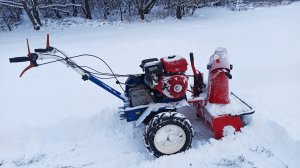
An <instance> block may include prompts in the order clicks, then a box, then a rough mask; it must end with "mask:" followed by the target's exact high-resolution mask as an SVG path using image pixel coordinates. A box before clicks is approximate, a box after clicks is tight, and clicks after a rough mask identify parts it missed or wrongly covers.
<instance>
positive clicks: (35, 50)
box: [34, 48, 48, 53]
mask: <svg viewBox="0 0 300 168" xmlns="http://www.w3.org/2000/svg"><path fill="white" fill-rule="evenodd" d="M34 52H37V53H45V52H48V50H47V49H44V48H37V49H34Z"/></svg>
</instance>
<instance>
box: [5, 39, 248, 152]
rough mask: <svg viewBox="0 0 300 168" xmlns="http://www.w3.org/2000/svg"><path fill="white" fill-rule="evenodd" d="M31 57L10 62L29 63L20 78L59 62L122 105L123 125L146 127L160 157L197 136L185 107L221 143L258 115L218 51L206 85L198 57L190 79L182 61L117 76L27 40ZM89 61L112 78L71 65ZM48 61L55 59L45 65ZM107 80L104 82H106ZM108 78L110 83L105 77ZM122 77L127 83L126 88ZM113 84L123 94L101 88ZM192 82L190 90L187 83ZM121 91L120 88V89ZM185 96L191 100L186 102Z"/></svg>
mask: <svg viewBox="0 0 300 168" xmlns="http://www.w3.org/2000/svg"><path fill="white" fill-rule="evenodd" d="M27 47H28V55H27V57H15V58H10V59H9V60H10V62H11V63H15V62H26V61H28V62H30V65H29V66H28V67H27V68H25V69H24V70H23V72H22V73H21V75H20V77H21V76H22V75H23V74H24V73H25V72H26V71H27V70H29V69H30V68H33V67H38V66H42V65H46V64H49V63H55V62H61V63H63V64H65V65H67V66H68V67H70V68H72V69H73V70H75V71H76V72H77V73H78V74H80V75H81V77H82V79H83V80H84V81H87V80H89V81H91V82H93V83H95V84H96V85H98V86H100V87H101V88H103V89H105V90H106V91H108V92H109V93H111V94H113V95H114V96H116V97H118V98H119V99H121V100H122V101H123V102H124V105H123V106H122V107H120V108H119V114H120V118H121V119H126V120H127V121H128V122H130V121H135V122H136V126H139V125H140V124H145V125H146V127H145V132H144V143H145V147H146V148H147V150H148V151H149V152H150V153H152V154H153V155H154V156H156V157H160V156H162V155H170V154H175V153H179V152H182V151H185V150H187V149H189V148H190V146H191V142H192V138H193V136H194V131H193V128H192V124H191V122H190V121H189V120H188V119H187V118H186V117H185V116H184V115H183V114H181V113H179V112H178V111H177V110H178V109H180V108H182V107H186V106H189V107H193V108H194V109H196V110H195V111H196V114H195V117H196V116H197V117H199V118H200V119H202V120H199V122H200V121H203V122H204V123H205V124H206V125H207V126H208V128H209V129H210V130H211V132H212V134H213V136H214V138H216V139H220V138H222V137H223V136H224V135H226V134H227V133H228V132H231V133H234V132H236V131H240V129H241V128H242V127H243V126H245V124H246V122H245V120H244V118H245V117H246V116H249V115H250V114H253V113H254V109H253V108H251V107H250V106H249V105H248V104H247V103H245V101H243V100H242V99H240V98H239V97H237V96H236V95H235V94H234V93H232V92H230V91H229V79H231V78H232V76H231V74H230V71H231V70H232V65H231V64H230V63H229V60H228V56H227V51H226V49H225V48H217V49H216V51H215V53H214V54H213V55H212V56H211V57H210V60H209V63H208V65H207V69H208V70H209V75H208V82H207V83H204V81H203V74H202V73H201V72H200V71H198V70H196V68H195V66H194V56H193V54H192V53H190V64H191V68H192V71H193V75H187V74H186V71H187V69H188V62H187V60H186V59H185V58H183V57H180V56H176V55H173V56H168V57H163V58H161V59H157V58H151V59H146V60H142V62H141V65H140V67H141V68H142V71H143V73H141V74H132V75H120V74H115V73H114V72H113V71H112V70H111V68H110V67H109V65H108V64H107V63H106V62H105V61H104V60H102V59H101V58H100V57H97V56H94V55H89V54H83V55H77V56H67V55H66V54H65V53H64V52H62V51H60V50H58V49H57V48H55V47H52V46H50V44H49V35H47V44H46V48H45V49H35V52H34V53H31V52H30V48H29V44H28V40H27ZM83 56H89V57H94V58H97V59H99V60H100V61H102V62H104V63H105V64H106V66H108V68H109V69H110V70H111V73H102V72H99V71H97V70H95V69H94V68H91V67H88V66H80V65H78V64H77V63H75V62H74V61H73V59H75V58H78V57H83ZM47 59H53V60H51V61H48V62H45V61H46V60H47ZM103 76H106V78H103ZM107 76H108V77H107ZM118 77H127V80H126V82H125V83H121V82H119V80H118V79H117V78H118ZM107 78H114V79H116V81H117V84H119V85H120V86H121V85H122V84H123V85H125V89H124V90H123V91H124V94H122V93H120V92H119V91H117V90H115V89H113V88H112V87H110V86H109V85H107V84H105V83H103V82H102V80H103V79H107ZM189 78H193V85H192V86H191V89H190V90H188V89H189V87H188V86H189V85H188V80H189ZM121 88H122V87H121ZM187 91H191V92H192V94H191V97H190V98H187V94H186V93H187Z"/></svg>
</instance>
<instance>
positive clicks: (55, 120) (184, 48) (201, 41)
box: [0, 3, 300, 168]
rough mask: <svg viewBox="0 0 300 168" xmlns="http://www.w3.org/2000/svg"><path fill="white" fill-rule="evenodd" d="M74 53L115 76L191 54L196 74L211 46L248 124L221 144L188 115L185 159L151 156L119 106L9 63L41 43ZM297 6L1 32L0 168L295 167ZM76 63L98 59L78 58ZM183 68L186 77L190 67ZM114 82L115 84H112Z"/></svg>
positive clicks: (77, 84) (85, 86)
mask: <svg viewBox="0 0 300 168" xmlns="http://www.w3.org/2000/svg"><path fill="white" fill-rule="evenodd" d="M47 32H49V33H50V34H51V39H52V40H51V41H52V45H53V46H55V47H57V48H59V49H62V50H64V51H66V52H67V53H69V54H71V55H75V54H82V53H90V54H95V55H98V56H101V57H102V58H103V59H104V60H106V61H107V62H108V63H109V64H110V65H111V67H112V68H113V69H114V70H115V71H116V72H117V73H140V72H141V69H140V68H139V65H140V61H141V60H142V59H145V58H151V57H164V56H168V55H173V54H178V55H181V56H183V57H186V58H188V53H189V52H190V51H193V52H194V55H195V62H196V66H197V67H198V69H199V70H200V71H202V72H204V74H205V76H206V77H207V70H206V63H208V61H209V57H210V55H212V54H213V52H214V50H215V48H217V47H225V48H227V50H228V52H229V56H230V61H231V63H232V64H233V65H234V69H233V71H232V75H233V79H232V80H231V83H230V84H231V85H230V87H231V89H232V90H233V91H234V92H235V93H237V94H238V95H239V96H240V97H242V98H245V99H246V100H247V102H250V103H251V104H252V105H254V106H255V108H256V113H255V115H254V116H253V120H252V123H251V124H250V125H249V126H247V127H245V128H243V130H242V131H241V132H240V133H237V134H235V135H229V136H227V137H224V138H223V139H222V140H219V141H217V140H214V139H208V140H207V138H208V137H209V132H207V130H206V129H204V127H203V125H202V123H201V122H200V121H198V120H197V119H195V117H194V116H193V114H190V113H188V114H186V115H188V116H189V117H190V118H191V119H192V120H193V121H192V122H193V123H194V125H195V126H194V130H195V132H196V138H195V139H194V140H193V146H192V149H190V150H188V151H187V152H185V153H180V154H177V155H172V156H166V157H161V158H159V159H156V158H154V157H152V156H150V155H149V154H148V152H147V151H146V149H145V148H144V146H143V142H142V133H143V129H144V127H143V126H142V127H139V128H135V126H134V123H126V122H124V121H119V119H118V115H117V112H116V111H117V109H116V107H118V106H121V105H122V104H121V103H122V102H121V101H119V100H118V99H117V98H115V97H113V96H112V95H110V94H109V93H106V92H105V91H104V90H102V89H100V88H98V87H97V86H95V85H93V84H92V83H89V82H84V81H82V80H81V77H80V76H78V75H77V74H76V73H74V72H72V71H71V70H70V69H68V68H66V67H65V66H64V65H60V64H53V65H49V66H44V67H38V68H36V69H33V70H30V71H29V72H28V73H26V74H25V75H24V77H22V78H21V79H19V77H18V75H19V73H20V72H21V70H22V69H23V67H25V65H26V64H9V62H8V58H9V57H15V56H21V55H24V54H25V53H26V46H25V39H26V38H27V37H29V38H30V43H31V47H32V49H33V48H38V47H44V45H45V34H46V33H47ZM299 44H300V3H294V4H291V5H289V6H280V7H275V8H260V9H255V10H249V11H243V12H232V11H229V10H226V9H220V8H218V9H214V8H205V9H200V10H199V11H198V13H197V17H192V18H186V19H184V20H182V21H178V20H167V21H156V22H152V23H134V24H119V25H102V26H99V27H76V26H74V27H70V28H66V29H64V30H59V29H56V30H55V29H44V30H41V31H38V32H37V31H33V30H32V31H29V30H24V29H22V28H20V29H18V30H16V31H14V32H9V33H0V53H1V54H0V55H1V56H0V66H1V71H0V76H1V77H2V79H1V82H0V100H1V106H0V114H1V117H0V151H1V153H0V167H97V168H98V167H170V166H173V167H261V168H265V167H272V168H274V167H287V166H288V167H294V168H297V167H300V160H299V156H300V131H299V126H300V125H299V120H300V114H299V112H300V106H299V102H300V98H299V95H300V90H299V89H298V87H299V83H300V75H299V70H298V67H299V65H300V58H299V55H300V50H299V48H298V46H299ZM77 62H78V63H80V64H81V65H94V66H95V67H96V68H98V69H99V70H101V71H105V72H107V71H108V70H107V69H106V67H105V66H104V65H103V64H101V63H98V62H97V61H95V60H93V59H90V58H86V59H78V60H77ZM189 72H191V71H190V70H189ZM108 83H110V84H111V85H113V86H115V87H116V88H118V86H117V85H115V84H114V81H109V82H108Z"/></svg>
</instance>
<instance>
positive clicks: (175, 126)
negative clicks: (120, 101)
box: [144, 112, 194, 157]
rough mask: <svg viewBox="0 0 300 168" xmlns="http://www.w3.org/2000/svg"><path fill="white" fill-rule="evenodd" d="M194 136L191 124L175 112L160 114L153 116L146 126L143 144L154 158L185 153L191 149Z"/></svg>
mask: <svg viewBox="0 0 300 168" xmlns="http://www.w3.org/2000/svg"><path fill="white" fill-rule="evenodd" d="M193 135H194V132H193V129H192V124H191V123H190V121H189V120H188V119H187V118H186V117H185V116H184V115H182V114H180V113H177V112H162V113H159V114H157V115H155V116H154V117H153V118H152V119H151V120H150V122H149V124H148V125H147V126H146V129H145V132H144V143H145V147H146V148H147V150H148V151H149V152H150V153H152V154H153V155H154V156H156V157H160V156H162V155H171V154H175V153H179V152H183V151H186V150H187V149H189V148H190V147H191V143H192V137H193Z"/></svg>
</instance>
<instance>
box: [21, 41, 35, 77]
mask: <svg viewBox="0 0 300 168" xmlns="http://www.w3.org/2000/svg"><path fill="white" fill-rule="evenodd" d="M26 42H27V50H28V54H27V57H28V58H29V60H30V64H29V66H27V67H26V68H25V69H24V70H23V71H22V72H21V74H20V78H21V77H22V76H23V74H24V73H25V72H26V71H28V70H29V69H30V68H33V67H36V66H37V64H34V63H33V61H32V57H31V56H32V53H31V52H30V47H29V42H28V39H26Z"/></svg>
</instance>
